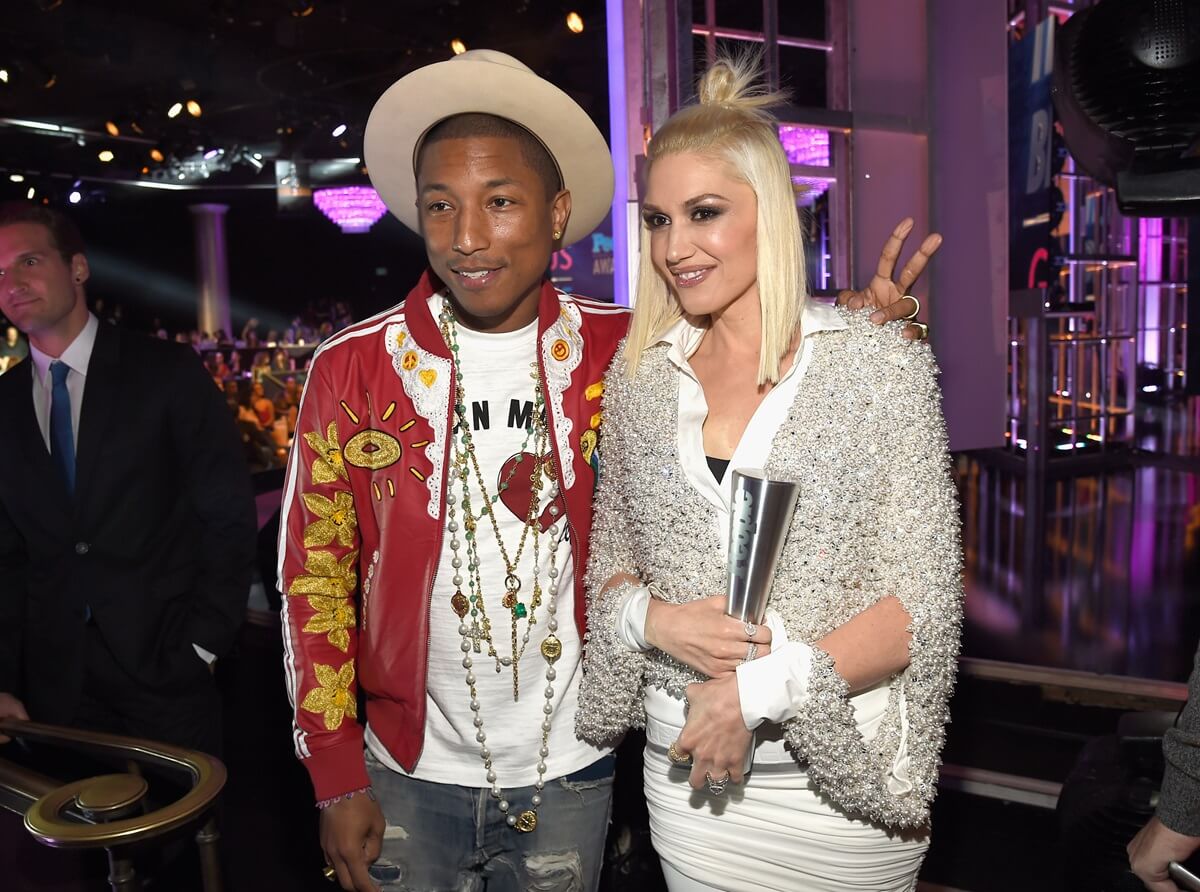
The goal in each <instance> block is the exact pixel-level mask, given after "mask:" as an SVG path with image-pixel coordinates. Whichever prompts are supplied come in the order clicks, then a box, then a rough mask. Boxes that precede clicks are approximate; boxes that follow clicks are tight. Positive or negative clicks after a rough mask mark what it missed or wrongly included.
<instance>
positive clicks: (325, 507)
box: [301, 490, 358, 548]
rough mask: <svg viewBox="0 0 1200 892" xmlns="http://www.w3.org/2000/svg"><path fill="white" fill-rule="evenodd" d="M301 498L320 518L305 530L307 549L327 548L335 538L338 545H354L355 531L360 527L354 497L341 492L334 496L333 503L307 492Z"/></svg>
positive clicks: (317, 494) (318, 494)
mask: <svg viewBox="0 0 1200 892" xmlns="http://www.w3.org/2000/svg"><path fill="white" fill-rule="evenodd" d="M301 498H303V499H304V506H305V507H306V508H308V510H309V511H311V512H312V513H313V514H315V515H317V517H319V518H320V520H316V521H313V522H312V523H310V524H309V525H308V526H307V527H305V528H304V547H305V548H313V547H319V546H325V545H328V544H329V543H330V542H332V541H333V540H334V539H335V538H336V539H337V542H338V545H344V546H350V545H353V544H354V531H355V529H356V528H357V527H358V515H357V514H355V513H354V496H352V495H350V493H348V492H346V491H345V490H339V491H338V492H335V493H334V494H333V501H330V500H329V499H327V498H325V496H323V495H321V494H320V493H315V492H306V493H304V495H303V496H301Z"/></svg>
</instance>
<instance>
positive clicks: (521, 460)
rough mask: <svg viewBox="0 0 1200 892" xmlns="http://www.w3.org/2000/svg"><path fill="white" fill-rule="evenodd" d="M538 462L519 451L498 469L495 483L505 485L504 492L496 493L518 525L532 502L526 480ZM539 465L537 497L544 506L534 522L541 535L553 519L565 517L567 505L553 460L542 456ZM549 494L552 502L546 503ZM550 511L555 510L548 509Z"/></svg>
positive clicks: (529, 487)
mask: <svg viewBox="0 0 1200 892" xmlns="http://www.w3.org/2000/svg"><path fill="white" fill-rule="evenodd" d="M538 460H539V459H538V458H537V456H535V455H533V454H532V453H530V452H519V453H517V454H516V455H514V456H511V457H510V458H509V459H508V461H506V462H505V463H504V464H503V465H502V466H501V467H500V474H499V476H498V479H497V481H496V487H497V488H499V486H500V484H501V483H504V482H505V481H507V482H508V489H504V490H501V491H500V501H501V502H502V503H503V504H504V507H505V508H507V509H508V510H509V511H511V512H512V513H513V516H514V517H516V518H517V520H520V521H521V522H522V523H524V522H525V520H527V519H528V517H529V506H530V504H531V503H532V501H533V485H532V483H531V482H530V479H529V478H530V477H531V476H533V471H534V469H535V468H536V467H537V462H538ZM541 462H542V492H541V495H542V502H543V503H545V504H546V507H545V508H543V509H542V516H541V517H539V518H538V523H539V525H540V526H541V528H542V532H545V531H546V530H547V529H549V527H550V525H551V524H552V523H554V522H555V521H556V520H559V519H561V518H563V517H566V514H567V502H566V499H564V498H563V494H562V490H561V489H560V488H559V486H558V473H557V471H556V470H555V468H554V459H553V458H551V457H550V456H549V455H544V456H542V458H541ZM549 492H553V493H554V499H553V500H551V501H549V502H548V503H547V502H546V497H547V494H548V493H549ZM552 508H553V509H555V510H551V509H552Z"/></svg>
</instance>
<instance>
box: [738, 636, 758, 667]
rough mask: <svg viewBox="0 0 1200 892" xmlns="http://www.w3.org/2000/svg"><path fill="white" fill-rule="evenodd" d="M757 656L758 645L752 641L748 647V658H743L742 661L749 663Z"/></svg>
mask: <svg viewBox="0 0 1200 892" xmlns="http://www.w3.org/2000/svg"><path fill="white" fill-rule="evenodd" d="M757 656H758V645H757V644H755V643H754V642H753V641H751V642H750V646H749V647H747V648H746V659H744V660H742V662H743V663H749V662H750V661H751V660H753V659H754V658H755V657H757Z"/></svg>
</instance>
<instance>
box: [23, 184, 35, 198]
mask: <svg viewBox="0 0 1200 892" xmlns="http://www.w3.org/2000/svg"><path fill="white" fill-rule="evenodd" d="M35 195H37V189H35V188H33V186H30V187H29V191H28V192H26V193H25V197H26V198H28V199H29V200H30V201H33V196H35Z"/></svg>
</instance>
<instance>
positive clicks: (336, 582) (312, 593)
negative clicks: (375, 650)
mask: <svg viewBox="0 0 1200 892" xmlns="http://www.w3.org/2000/svg"><path fill="white" fill-rule="evenodd" d="M357 562H358V552H357V551H352V552H350V553H349V554H347V555H346V556H345V557H344V558H342V559H341V560H340V561H339V560H338V559H337V557H336V556H334V555H333V554H332V553H331V552H328V551H311V552H309V554H308V557H307V558H306V559H305V561H304V569H305V570H306V571H307V572H306V573H302V574H300V575H299V576H297V577H296V578H295V579H293V580H292V585H291V587H290V588H289V589H288V594H289V595H294V596H299V595H307V596H308V603H309V606H310V607H312V609H313V611H314V613H313V616H312V617H311V618H310V619H309V621H308V622H307V623H306V624H305V626H304V631H305V632H317V633H320V632H325V633H327V634H326V638H327V639H328V641H329V643H330V644H332V645H333V646H334V647H336V648H337V649H338V650H340V651H341V652H342V653H345V652H346V651H347V650H349V648H350V632H349V630H350V629H353V628H354V626H355V624H356V622H357V617H356V616H355V613H354V605H353V604H352V603H351V602H350V601H349V600H348V598H349V597H350V596H351V595H352V594H354V589H355V588H356V587H357V585H358V574H357V572H356V566H357Z"/></svg>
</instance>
